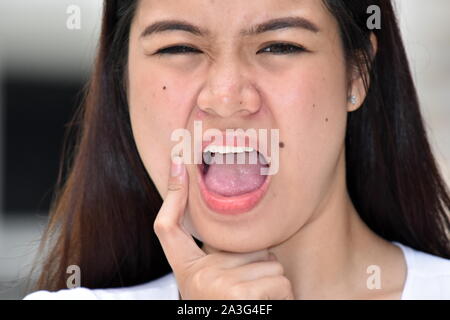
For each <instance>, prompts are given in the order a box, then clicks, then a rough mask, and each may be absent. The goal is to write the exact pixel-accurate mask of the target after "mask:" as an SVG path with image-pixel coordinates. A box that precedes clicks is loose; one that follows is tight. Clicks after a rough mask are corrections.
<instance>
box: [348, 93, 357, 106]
mask: <svg viewBox="0 0 450 320" xmlns="http://www.w3.org/2000/svg"><path fill="white" fill-rule="evenodd" d="M357 101H358V99H357V98H356V96H354V95H352V96H350V103H351V104H353V105H354V104H356V102H357Z"/></svg>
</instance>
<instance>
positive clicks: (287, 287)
mask: <svg viewBox="0 0 450 320" xmlns="http://www.w3.org/2000/svg"><path fill="white" fill-rule="evenodd" d="M280 283H281V286H282V287H283V288H284V289H285V290H287V291H289V292H290V291H291V290H292V284H291V282H290V281H289V279H288V278H286V277H280Z"/></svg>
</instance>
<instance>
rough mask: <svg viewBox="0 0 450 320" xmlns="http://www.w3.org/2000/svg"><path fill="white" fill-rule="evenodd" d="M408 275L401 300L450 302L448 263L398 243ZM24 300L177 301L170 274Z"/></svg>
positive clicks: (38, 293)
mask: <svg viewBox="0 0 450 320" xmlns="http://www.w3.org/2000/svg"><path fill="white" fill-rule="evenodd" d="M392 243H393V244H395V245H397V246H399V247H400V248H401V249H402V251H403V254H404V257H405V260H406V265H407V275H406V281H405V285H404V289H403V293H402V297H401V299H402V300H427V299H436V300H450V260H448V259H444V258H441V257H437V256H434V255H431V254H428V253H425V252H422V251H418V250H415V249H412V248H411V247H408V246H406V245H403V244H401V243H399V242H392ZM24 299H25V300H98V299H106V300H178V299H179V296H178V287H177V283H176V280H175V277H174V274H173V273H169V274H167V275H165V276H163V277H160V278H158V279H156V280H153V281H150V282H147V283H144V284H140V285H137V286H131V287H123V288H112V289H87V288H82V287H81V288H73V289H62V290H59V291H56V292H49V291H44V290H41V291H36V292H33V293H31V294H29V295H27V296H26V297H25V298H24Z"/></svg>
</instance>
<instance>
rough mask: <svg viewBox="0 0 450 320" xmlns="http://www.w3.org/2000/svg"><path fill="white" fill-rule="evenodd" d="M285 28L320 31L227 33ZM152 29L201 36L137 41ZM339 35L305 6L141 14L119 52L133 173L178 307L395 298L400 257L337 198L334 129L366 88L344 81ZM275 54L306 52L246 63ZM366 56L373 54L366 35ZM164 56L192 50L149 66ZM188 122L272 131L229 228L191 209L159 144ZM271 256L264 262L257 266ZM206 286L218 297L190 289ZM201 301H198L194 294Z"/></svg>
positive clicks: (340, 132) (341, 135)
mask: <svg viewBox="0 0 450 320" xmlns="http://www.w3.org/2000/svg"><path fill="white" fill-rule="evenodd" d="M287 16H302V17H305V18H307V19H308V20H310V21H312V22H313V23H314V24H316V25H317V26H318V27H319V29H320V31H319V32H317V33H314V32H310V31H307V30H304V29H298V28H290V29H281V30H276V31H271V32H267V33H263V34H260V35H256V36H250V37H249V36H241V35H240V34H239V31H240V30H241V29H247V28H249V27H250V26H252V25H254V24H258V23H261V22H264V21H266V20H269V19H273V18H279V17H287ZM164 18H171V19H182V20H187V21H188V22H190V23H192V24H195V25H199V26H200V27H202V28H204V29H208V30H210V35H209V36H206V37H200V36H196V35H193V34H190V33H188V32H184V31H167V32H163V33H160V34H153V35H150V36H147V37H144V38H142V37H141V36H140V35H141V33H142V31H143V30H144V29H145V28H146V27H147V26H148V25H150V24H151V23H153V22H155V21H156V20H160V19H164ZM338 31H339V29H338V24H337V21H336V20H335V18H334V17H333V16H332V15H331V14H330V13H329V12H328V11H327V9H326V8H325V7H324V6H323V4H322V2H320V1H315V0H303V1H291V0H255V1H250V0H249V1H240V0H229V1H206V0H189V1H177V0H166V1H156V0H141V1H140V2H139V6H138V8H137V11H136V15H135V17H134V19H133V22H132V25H131V30H130V43H129V60H128V99H129V105H130V116H131V123H132V128H133V134H134V138H135V141H136V145H137V147H138V151H139V154H140V156H141V158H142V161H143V163H144V166H145V168H146V169H147V171H148V173H149V174H150V176H151V177H152V180H153V182H154V183H155V185H156V187H157V189H158V191H159V192H160V194H161V195H162V196H163V198H164V205H163V207H162V208H161V211H160V213H159V215H158V218H157V220H156V221H155V231H156V233H157V235H158V237H159V239H160V241H161V243H162V245H163V248H164V251H165V253H166V255H167V257H168V259H169V262H170V263H171V266H172V268H173V270H174V273H175V275H176V277H177V280H178V283H179V287H180V294H181V296H182V297H183V298H192V297H194V298H195V297H197V298H211V297H214V296H217V295H216V294H218V295H219V296H220V293H219V292H220V291H226V290H225V289H226V288H224V287H226V286H230V287H232V288H236V284H238V283H240V284H242V283H246V284H247V285H240V286H238V288H239V290H238V289H236V290H232V292H233V293H234V295H233V296H232V297H233V298H236V297H237V298H239V297H243V298H253V297H256V298H268V297H269V298H280V299H286V298H288V299H289V298H294V299H399V298H400V296H401V293H402V290H403V287H404V282H405V277H406V264H405V261H404V257H403V254H402V252H401V250H400V249H399V248H398V247H397V246H395V245H393V244H391V243H390V242H388V241H385V240H384V239H382V238H381V237H379V236H378V235H376V234H375V233H373V232H372V231H371V230H370V229H369V228H368V227H367V226H366V225H365V224H364V223H363V221H361V219H360V218H359V216H358V213H357V212H356V210H355V208H354V206H353V204H352V202H351V200H350V198H349V195H348V191H347V186H346V181H345V144H344V141H345V129H346V125H347V122H346V121H347V116H348V113H349V112H353V111H355V110H357V109H358V108H359V107H360V106H361V104H362V102H363V101H364V98H365V90H364V87H363V83H362V80H361V78H360V77H359V75H358V74H351V75H349V74H348V73H347V70H348V69H347V65H346V62H345V59H344V56H343V49H342V44H341V41H340V38H339V34H338ZM279 42H288V43H289V44H293V45H297V46H303V47H304V48H306V49H307V51H304V52H298V53H295V54H278V55H277V54H274V53H271V52H269V51H267V50H265V51H264V52H263V53H258V52H260V50H261V51H262V50H263V49H264V48H267V47H269V46H270V45H271V44H273V43H279ZM372 44H373V46H374V48H375V49H376V46H377V43H376V39H375V37H372ZM175 45H186V46H189V47H193V48H195V49H197V50H198V51H199V52H198V53H196V54H172V55H170V54H166V55H157V54H155V53H156V52H157V51H158V50H160V49H164V48H167V47H171V46H175ZM257 53H258V54H257ZM349 76H350V79H351V80H352V81H351V82H350V83H349V81H348V79H349ZM350 94H353V95H356V96H357V99H358V100H357V103H356V105H353V104H351V103H350V102H349V100H348V97H349V95H350ZM196 120H197V121H198V120H201V121H202V122H203V130H206V129H208V128H218V129H220V130H225V129H226V128H243V129H248V128H256V129H258V128H265V129H275V128H276V129H279V130H280V139H281V141H282V142H283V144H284V147H283V148H282V149H280V160H279V172H278V173H277V174H276V175H274V176H272V182H271V185H270V187H269V190H268V192H267V194H266V195H265V197H264V198H263V199H262V201H261V202H260V203H259V205H258V206H257V207H256V208H254V209H253V210H251V211H250V212H247V213H245V214H242V215H239V216H236V217H232V218H230V217H224V216H222V215H218V214H215V213H213V212H211V211H210V210H209V209H208V208H207V207H206V205H205V204H204V203H203V201H202V199H201V197H200V192H199V187H198V184H197V182H196V181H197V178H198V177H197V175H198V172H197V169H196V167H195V165H186V171H183V170H184V169H183V170H182V171H180V172H185V174H181V175H180V176H178V177H171V176H170V175H169V171H170V170H169V169H170V166H171V161H170V152H171V149H172V147H173V146H174V145H175V144H176V142H174V141H171V140H170V137H171V133H172V132H173V131H174V130H175V129H178V128H186V129H188V130H190V131H191V132H193V125H194V121H196ZM180 170H181V169H180ZM180 177H183V178H180ZM280 208H282V210H280ZM268 230H270V232H267V231H268ZM190 235H194V236H195V237H197V238H198V239H200V240H202V241H203V242H204V246H203V248H201V249H200V248H198V247H195V243H194V242H193V241H192V238H191V236H190ZM269 251H270V252H272V253H273V254H275V256H276V260H270V259H269V256H268V252H269ZM230 261H233V263H231V262H230ZM258 262H260V264H257V263H258ZM246 265H247V266H248V267H247V269H245V266H246ZM370 265H377V266H379V267H380V269H381V277H382V278H381V286H382V288H381V289H376V290H369V289H368V288H367V285H366V281H367V278H368V277H369V276H370V275H369V274H368V273H367V271H366V270H367V267H368V266H370ZM224 266H226V267H224ZM205 270H207V271H208V270H209V271H208V272H205ZM211 270H213V271H211ZM199 274H200V275H201V274H203V275H204V274H207V276H199ZM224 274H225V275H226V276H223V275H224ZM249 274H254V275H255V274H256V275H257V277H258V279H255V278H253V279H250V278H249V276H248V275H249ZM217 279H220V281H218V280H217ZM267 279H272V280H270V281H268V280H267ZM200 280H201V281H200ZM216 280H217V281H216ZM208 283H213V284H216V288H215V289H214V288H213V287H214V286H213V285H211V286H210V287H211V288H209V289H210V290H209V289H208V290H209V291H208V290H206V289H205V288H202V287H201V286H207V284H208ZM219 284H220V285H219ZM249 288H250V289H249ZM252 288H253V289H252ZM254 288H256V289H254ZM276 288H281V289H276ZM202 290H203V292H208V293H209V296H208V295H206V296H205V295H203V296H201V295H199V294H198V293H199V292H202ZM205 290H206V291H205ZM249 292H251V294H250V293H249ZM255 292H257V294H255ZM267 292H277V293H276V294H275V293H274V294H273V295H274V296H270V294H268V293H267ZM222 294H223V293H222ZM220 297H221V298H227V296H220Z"/></svg>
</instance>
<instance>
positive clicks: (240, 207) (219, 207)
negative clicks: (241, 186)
mask: <svg viewBox="0 0 450 320" xmlns="http://www.w3.org/2000/svg"><path fill="white" fill-rule="evenodd" d="M198 174H199V178H198V180H199V181H198V182H199V186H200V193H201V195H202V198H203V201H204V202H205V203H206V205H207V206H208V208H209V209H211V210H212V211H215V212H217V213H220V214H226V215H237V214H242V213H245V212H248V211H250V210H252V209H253V208H254V207H256V205H257V204H258V203H259V202H260V201H261V200H262V198H263V197H264V195H265V194H266V191H267V189H268V188H269V183H270V175H267V176H266V180H264V183H263V184H262V185H261V186H260V187H259V188H258V189H256V190H254V191H251V192H247V193H244V194H241V195H239V196H234V197H225V196H222V195H220V194H217V193H215V192H212V191H210V190H208V189H207V188H206V185H205V182H204V180H203V173H202V171H201V169H200V167H199V170H198Z"/></svg>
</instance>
